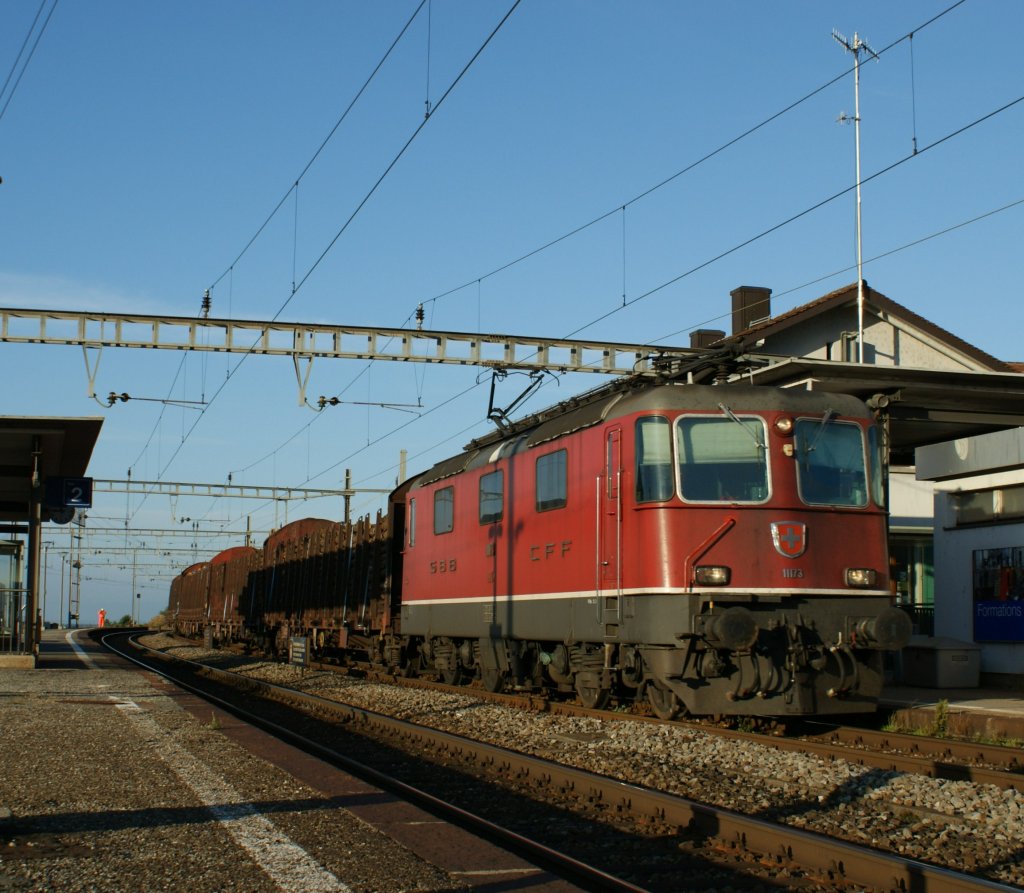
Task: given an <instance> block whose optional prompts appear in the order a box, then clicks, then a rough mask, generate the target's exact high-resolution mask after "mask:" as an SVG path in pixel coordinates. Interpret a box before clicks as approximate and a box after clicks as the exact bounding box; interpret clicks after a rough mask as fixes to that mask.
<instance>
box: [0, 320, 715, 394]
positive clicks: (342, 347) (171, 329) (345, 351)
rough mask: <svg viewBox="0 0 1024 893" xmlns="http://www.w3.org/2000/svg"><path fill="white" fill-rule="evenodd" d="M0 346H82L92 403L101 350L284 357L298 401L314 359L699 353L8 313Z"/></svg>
mask: <svg viewBox="0 0 1024 893" xmlns="http://www.w3.org/2000/svg"><path fill="white" fill-rule="evenodd" d="M0 341H2V342H7V343H11V344H62V345H73V346H79V347H81V348H82V349H83V351H85V366H86V372H87V374H88V376H89V394H90V396H93V395H94V393H95V380H96V371H97V368H98V366H99V357H98V355H97V356H95V358H94V360H95V361H94V362H91V358H90V355H89V351H90V350H92V351H100V350H102V349H103V348H104V347H134V348H143V349H161V350H196V351H209V352H216V353H237V354H259V355H263V356H285V357H291V358H292V360H293V362H294V364H295V375H296V378H297V379H298V383H299V392H300V393H299V402H300V403H302V402H304V401H305V388H306V383H307V382H308V380H309V369H310V366H311V365H312V362H313V360H314V359H315V358H316V357H325V358H332V359H350V360H392V361H399V362H418V363H447V364H454V365H460V366H482V367H490V368H495V369H517V370H527V371H541V370H551V371H557V372H596V373H603V374H605V375H631V374H633V373H635V372H644V371H647V370H648V369H649V368H650V362H651V356H652V354H657V355H659V356H663V357H675V358H679V357H690V356H693V355H695V354H697V353H699V352H698V351H696V350H692V349H690V348H683V347H666V348H664V349H657V348H652V347H651V346H650V345H644V344H633V343H624V342H611V341H586V340H581V339H567V338H545V337H533V336H525V335H523V336H520V335H498V334H479V333H467V332H442V331H428V330H420V329H400V328H398V329H387V328H381V327H379V326H374V327H372V328H371V327H362V326H342V325H330V324H326V323H324V324H316V323H297V322H281V321H279V320H271V321H266V320H240V319H215V318H212V317H200V318H194V317H180V316H146V315H141V314H128V313H96V312H81V311H74V310H31V309H12V308H6V309H4V308H0ZM303 363H305V370H303V368H302V364H303Z"/></svg>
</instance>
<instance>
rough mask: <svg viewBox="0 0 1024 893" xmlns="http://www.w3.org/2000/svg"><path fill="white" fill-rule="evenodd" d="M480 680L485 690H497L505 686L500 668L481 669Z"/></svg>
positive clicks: (503, 675)
mask: <svg viewBox="0 0 1024 893" xmlns="http://www.w3.org/2000/svg"><path fill="white" fill-rule="evenodd" d="M480 681H481V682H483V684H484V688H485V689H486V690H487V691H493V692H499V691H501V690H502V689H504V688H505V674H504V673H502V672H501V670H488V669H483V670H481V671H480Z"/></svg>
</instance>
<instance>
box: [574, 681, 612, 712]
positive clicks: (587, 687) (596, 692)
mask: <svg viewBox="0 0 1024 893" xmlns="http://www.w3.org/2000/svg"><path fill="white" fill-rule="evenodd" d="M595 679H596V674H595V673H577V674H576V697H578V698H579V699H580V703H581V704H582V705H583V706H584V707H586V708H587V709H588V710H604V708H605V707H607V706H608V702H609V701H610V700H611V697H612V693H611V691H610V690H609V689H607V688H601V686H600V685H598V684H595V682H594V680H595Z"/></svg>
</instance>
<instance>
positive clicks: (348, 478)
mask: <svg viewBox="0 0 1024 893" xmlns="http://www.w3.org/2000/svg"><path fill="white" fill-rule="evenodd" d="M351 490H352V469H351V468H346V469H345V495H344V497H343V498H344V500H345V523H346V524H348V523H349V521H350V520H351V518H352V493H351Z"/></svg>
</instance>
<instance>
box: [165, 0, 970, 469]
mask: <svg viewBox="0 0 1024 893" xmlns="http://www.w3.org/2000/svg"><path fill="white" fill-rule="evenodd" d="M963 2H965V0H960V2H958V3H956V4H954V5H953V6H951V7H949V8H948V9H947V10H945V11H944V12H943V13H940V14H939V15H937V16H935V17H933V19H931V20H929V22H926V23H924V25H922V26H919V27H918V28H917V29H915V30H920V29H921V28H923V27H925V25H927V24H930V23H931V22H932V21H935V20H937V19H938V18H940V17H941V16H942V15H945V14H946V13H948V12H949V11H951V10H952V9H954V8H956V7H957V6H959V5H961V4H962V3H963ZM513 8H514V7H513ZM510 12H511V10H510ZM499 27H500V26H499ZM902 39H905V38H901V40H902ZM898 42H899V41H895V42H894V43H893V44H890V46H889V47H886V48H885V49H884V50H882V52H885V51H886V50H887V49H889V48H891V46H894V45H895V44H896V43H898ZM844 75H845V72H844ZM844 75H840V76H839V77H842V76H844ZM460 76H461V75H460ZM837 79H838V78H837ZM837 79H836V80H837ZM830 83H831V82H830ZM453 86H454V85H453ZM825 86H828V85H827V84H826V85H823V87H821V88H819V89H818V90H817V91H814V92H820V90H821V89H824V87H825ZM449 89H451V88H449ZM446 95H447V94H446ZM810 95H813V94H808V96H810ZM443 98H444V97H442V100H443ZM439 104H440V103H439ZM767 120H771V119H766V122H764V123H767ZM754 129H756V128H754ZM752 130H753V129H752ZM938 142H939V141H937V142H936V143H935V144H933V146H934V145H937V144H938ZM727 145H728V144H727ZM929 148H931V146H930V147H929ZM403 151H404V149H403ZM400 154H401V153H400ZM680 173H682V172H680ZM879 173H884V171H882V172H879ZM877 175H878V174H876V175H874V176H877ZM669 179H671V178H669ZM664 182H668V180H666V181H663V183H664ZM652 188H657V187H652ZM848 191H849V190H844V191H843V192H841V193H837V195H836V196H833V197H830V198H829V199H826V200H825V201H824V202H822V203H819V205H816V206H815V207H812V208H810V209H807V210H806V211H804V212H802V213H801V214H800V215H797V217H794V218H791V219H790V220H787V221H783V222H782V223H780V224H778V225H776V226H775V227H773V228H771V229H770V230H768V231H765V232H764V233H762V234H759V235H758V236H755V237H754V238H753V239H750V240H747V241H745V242H744V243H742V244H741V245H739V246H736V247H734V248H733V249H730V250H729V251H727V252H725V253H723V254H722V255H719V256H717V257H715V258H712V259H711V260H710V261H708V262H706V263H705V264H703V265H701V267H698V268H695V269H694V270H691V271H687V272H686V273H684V274H681V276H679V277H675V278H674V279H673V280H670V281H669V282H667V283H664V284H662V285H661V286H659V287H658V288H657V289H654V290H651V291H649V292H647V293H645V294H644V295H641V296H639V297H638V298H635V299H634V300H633V301H628V302H626V304H625V306H630V305H631V304H632V303H635V302H636V301H637V300H641V299H643V298H644V297H648V296H649V295H650V294H653V293H654V292H655V291H658V290H660V289H661V288H664V287H667V286H668V285H670V284H672V283H673V282H676V281H678V280H679V279H680V278H683V277H684V276H686V275H689V274H690V273H692V272H695V270H696V269H699V268H702V267H703V266H707V265H708V264H710V263H713V262H714V261H715V260H718V259H721V258H722V257H724V256H727V255H728V254H730V253H732V252H734V251H736V250H739V248H742V247H744V246H745V245H747V244H750V242H752V241H755V240H756V239H757V238H761V237H763V236H764V235H767V234H768V233H769V232H772V231H774V230H776V229H778V228H780V227H781V226H784V225H786V223H789V222H792V220H794V219H798V217H799V216H803V215H804V214H806V213H810V212H811V211H812V210H815V208H816V207H820V206H821V204H825V203H827V202H828V201H831V200H832V199H833V198H835V197H838V195H841V194H844V193H845V192H848ZM371 192H372V190H371ZM648 192H649V191H648ZM644 194H647V193H644ZM644 194H642V195H641V196H638V197H637V199H639V198H641V197H643V195H644ZM623 207H625V206H624V205H623V206H620V207H619V208H616V209H615V210H614V211H612V212H611V213H615V211H618V210H621V209H622V208H623ZM605 216H607V215H605ZM347 225H348V223H346V225H345V226H347ZM345 226H343V227H342V229H341V230H340V231H339V233H338V235H339V236H340V234H341V233H342V232H344V229H345ZM337 237H338V236H336V237H335V239H337ZM332 244H333V243H332ZM329 248H330V246H328V250H329ZM321 259H322V258H321ZM317 263H319V260H318V262H317ZM316 265H317V264H314V265H313V267H311V268H310V270H309V271H308V272H307V276H308V275H309V274H310V273H312V271H313V270H314V269H315V267H316ZM481 278H483V277H481ZM303 281H304V280H303ZM478 287H479V286H478ZM285 304H287V301H286V302H285ZM282 309H283V308H282ZM279 312H280V311H279ZM602 318H603V317H602ZM598 321H600V320H594V321H592V322H591V323H588V324H587V326H589V325H593V324H594V323H595V322H598ZM577 331H580V330H579V329H577ZM243 360H244V357H243ZM240 362H241V361H240ZM239 365H240V363H239ZM235 368H236V369H237V366H236V367H235ZM197 421H198V420H197ZM407 424H408V423H407ZM403 427H404V426H403ZM172 461H173V457H172Z"/></svg>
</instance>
